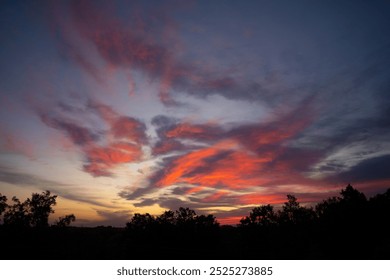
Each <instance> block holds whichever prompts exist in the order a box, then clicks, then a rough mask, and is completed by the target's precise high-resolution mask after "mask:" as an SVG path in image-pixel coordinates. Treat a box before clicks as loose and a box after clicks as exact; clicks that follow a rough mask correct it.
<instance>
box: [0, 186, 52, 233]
mask: <svg viewBox="0 0 390 280" xmlns="http://www.w3.org/2000/svg"><path fill="white" fill-rule="evenodd" d="M56 198H57V196H56V195H51V194H50V191H45V192H43V193H41V194H38V193H33V194H32V196H31V198H28V199H26V200H25V201H24V202H21V201H20V200H19V199H18V198H16V197H15V196H14V197H13V198H12V202H13V205H7V207H6V211H5V213H4V225H7V226H16V227H39V228H42V227H48V226H49V223H48V220H49V215H50V214H51V213H54V210H53V208H52V206H53V205H55V204H56ZM5 199H6V198H5ZM2 200H4V199H2Z"/></svg>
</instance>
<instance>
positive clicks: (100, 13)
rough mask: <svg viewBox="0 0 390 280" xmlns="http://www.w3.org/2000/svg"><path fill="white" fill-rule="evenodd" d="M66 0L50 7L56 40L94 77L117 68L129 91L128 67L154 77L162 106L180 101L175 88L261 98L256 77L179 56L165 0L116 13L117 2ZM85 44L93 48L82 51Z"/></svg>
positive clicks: (178, 40) (178, 41)
mask: <svg viewBox="0 0 390 280" xmlns="http://www.w3.org/2000/svg"><path fill="white" fill-rule="evenodd" d="M68 4H69V5H65V6H64V7H61V8H59V7H57V8H56V9H53V10H54V11H56V13H60V15H61V16H58V18H60V19H62V20H60V19H56V18H53V19H52V20H53V21H54V22H57V25H58V27H59V34H61V35H62V40H64V42H65V43H64V42H62V45H66V46H68V47H67V48H62V49H63V50H62V51H63V52H65V53H67V54H68V57H69V58H70V59H72V60H73V61H74V62H76V63H77V64H78V65H80V66H81V67H82V68H83V69H84V70H85V71H86V72H87V73H90V74H91V75H92V76H93V77H95V78H96V79H97V81H98V82H100V81H101V79H102V77H104V76H105V75H106V74H107V72H109V71H107V69H109V70H113V69H115V70H123V71H124V72H125V73H126V75H127V76H128V78H129V81H130V86H129V91H130V92H134V88H135V87H136V83H137V82H136V80H135V79H133V77H132V75H133V74H132V73H131V72H132V71H136V72H140V73H142V74H144V75H145V76H146V77H147V79H149V80H152V81H155V82H158V93H157V94H158V96H159V98H160V100H161V102H162V103H163V104H165V105H167V106H172V105H180V103H179V102H178V101H176V100H175V99H174V94H176V93H180V94H187V95H194V96H196V97H200V98H204V97H206V96H209V95H214V94H219V95H223V96H224V97H226V98H228V99H235V100H237V99H241V100H251V101H254V100H255V101H256V100H260V99H264V93H265V92H266V91H267V90H266V89H265V87H263V86H261V85H260V84H259V82H255V81H251V80H249V81H246V80H244V79H242V78H239V77H238V76H239V75H238V73H231V70H230V69H225V70H224V69H219V68H220V67H217V68H218V70H217V69H213V68H210V67H208V66H207V65H199V64H198V63H197V61H196V59H188V58H187V59H184V58H183V57H185V56H182V55H181V54H183V53H185V51H186V50H185V47H184V46H185V44H184V43H183V42H182V38H181V37H180V36H179V34H180V29H179V27H178V23H177V22H175V20H174V19H173V16H171V15H170V14H171V13H170V11H169V10H170V9H167V8H166V6H167V4H165V5H160V4H156V6H155V7H154V8H151V7H149V6H147V5H140V4H139V3H137V2H134V3H128V6H130V8H129V7H127V9H126V11H127V17H123V15H120V14H121V13H122V11H121V13H119V14H118V6H116V5H114V4H112V3H108V2H107V3H96V2H93V1H82V2H79V1H72V2H70V3H68ZM58 5H59V4H58ZM60 6H61V5H60ZM119 6H120V5H119ZM168 6H169V5H168ZM171 10H172V9H171ZM64 11H69V12H70V15H66V16H64V15H63V13H64ZM162 11H164V12H162ZM63 18H66V19H67V21H64V20H63ZM75 31H76V32H75ZM75 33H78V36H76V34H75ZM69 34H72V35H69ZM91 44H92V46H93V47H94V48H93V51H89V52H88V51H86V49H88V48H90V45H91ZM94 52H97V56H98V57H99V58H100V59H102V60H103V62H105V64H106V65H105V66H101V65H102V63H97V62H96V61H97V59H96V57H95V56H94V55H92V54H91V53H93V54H94ZM97 65H100V67H98V66H97ZM103 65H104V63H103ZM236 72H238V71H236ZM288 96H289V95H288V94H286V95H284V97H285V98H287V97H288Z"/></svg>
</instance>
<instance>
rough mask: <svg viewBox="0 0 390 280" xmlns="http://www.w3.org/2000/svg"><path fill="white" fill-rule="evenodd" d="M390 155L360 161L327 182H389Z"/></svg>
mask: <svg viewBox="0 0 390 280" xmlns="http://www.w3.org/2000/svg"><path fill="white" fill-rule="evenodd" d="M389 168H390V154H388V155H383V156H379V157H375V158H369V159H366V160H362V161H361V162H359V163H358V164H357V165H355V166H353V167H352V168H350V169H349V170H348V171H344V172H341V173H338V174H337V175H335V176H333V178H329V180H337V181H340V180H343V181H345V182H349V183H352V184H353V183H355V182H356V183H359V182H367V181H375V180H379V181H380V180H390V174H389Z"/></svg>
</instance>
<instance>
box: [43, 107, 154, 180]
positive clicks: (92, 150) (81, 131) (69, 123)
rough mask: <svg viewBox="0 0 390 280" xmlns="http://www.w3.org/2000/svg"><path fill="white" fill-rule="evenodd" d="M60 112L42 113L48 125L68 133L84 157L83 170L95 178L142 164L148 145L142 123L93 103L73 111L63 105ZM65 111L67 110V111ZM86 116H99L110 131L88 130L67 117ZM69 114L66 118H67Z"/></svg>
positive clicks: (101, 128)
mask: <svg viewBox="0 0 390 280" xmlns="http://www.w3.org/2000/svg"><path fill="white" fill-rule="evenodd" d="M60 105H61V106H59V107H58V108H59V109H60V111H58V110H57V111H54V113H53V114H51V115H49V114H47V113H39V115H40V116H41V120H42V122H43V123H44V124H46V125H48V126H50V127H52V128H55V129H57V130H59V131H62V132H64V133H65V135H66V136H67V137H68V138H69V139H70V140H71V142H72V143H73V144H74V145H76V147H78V148H79V149H80V150H81V152H82V153H83V155H84V161H85V163H84V165H83V170H84V171H86V172H88V173H89V174H91V175H92V176H95V177H99V176H112V175H113V173H112V172H111V169H113V168H115V167H116V166H118V165H121V164H125V163H131V162H137V161H140V160H141V158H142V156H143V151H142V146H143V145H146V144H147V137H146V133H145V130H146V126H145V124H144V123H142V122H141V121H139V120H137V119H135V118H132V117H128V116H121V115H119V114H117V113H116V112H114V110H112V108H111V107H109V106H106V105H103V104H100V103H97V102H92V101H91V100H89V101H88V102H87V105H86V106H85V108H84V109H82V110H80V109H78V110H76V109H72V106H70V105H67V106H65V107H64V104H60ZM64 108H65V110H64ZM77 112H78V115H80V119H82V120H87V119H88V117H86V115H85V114H92V116H94V117H96V116H97V117H99V118H100V120H101V122H102V123H105V124H106V125H107V126H108V128H107V130H103V126H99V128H87V127H84V126H81V125H80V124H79V123H80V122H77V123H76V121H74V120H71V118H70V117H67V116H66V115H69V114H70V113H71V114H72V117H73V118H74V116H75V114H77ZM64 114H65V115H64Z"/></svg>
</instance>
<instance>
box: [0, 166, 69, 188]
mask: <svg viewBox="0 0 390 280" xmlns="http://www.w3.org/2000/svg"><path fill="white" fill-rule="evenodd" d="M0 181H1V182H4V183H8V184H12V185H21V186H30V187H31V186H35V187H38V188H40V189H44V190H46V189H48V188H50V187H55V186H68V185H67V184H64V183H60V182H57V181H51V180H46V179H43V178H40V177H38V176H35V175H32V174H28V173H22V172H14V171H11V169H10V168H7V167H4V166H0Z"/></svg>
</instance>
